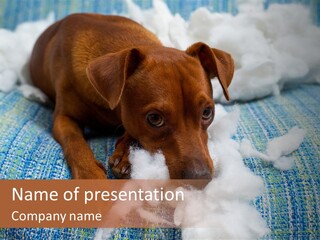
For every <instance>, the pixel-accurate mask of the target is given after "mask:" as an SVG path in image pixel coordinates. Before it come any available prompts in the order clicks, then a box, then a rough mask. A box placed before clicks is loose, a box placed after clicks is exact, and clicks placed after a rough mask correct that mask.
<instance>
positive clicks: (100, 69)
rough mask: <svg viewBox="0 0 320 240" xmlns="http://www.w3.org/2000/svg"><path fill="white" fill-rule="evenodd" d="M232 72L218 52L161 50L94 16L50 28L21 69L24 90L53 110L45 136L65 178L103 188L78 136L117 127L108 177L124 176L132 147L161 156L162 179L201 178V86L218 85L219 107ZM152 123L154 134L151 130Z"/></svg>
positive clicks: (128, 27)
mask: <svg viewBox="0 0 320 240" xmlns="http://www.w3.org/2000/svg"><path fill="white" fill-rule="evenodd" d="M233 71H234V65H233V60H232V58H231V56H230V55H229V54H227V53H225V52H223V51H221V50H217V49H212V48H209V47H208V46H207V45H206V44H204V43H196V44H193V45H192V46H190V48H188V49H187V50H186V51H180V50H177V49H172V48H167V47H164V46H162V44H161V43H160V41H159V40H158V39H157V38H156V36H155V35H153V34H152V33H151V32H149V31H148V30H146V29H145V28H143V27H142V26H141V25H139V24H137V23H135V22H134V21H132V20H129V19H127V18H124V17H118V16H104V15H99V14H73V15H70V16H68V17H66V18H64V19H62V20H60V21H58V22H56V23H54V24H53V25H52V26H50V27H49V28H48V29H47V30H46V31H45V32H44V33H43V34H42V35H41V36H40V37H39V39H38V40H37V42H36V44H35V47H34V49H33V52H32V56H31V60H30V74H31V78H32V80H33V82H34V84H35V85H36V86H37V87H39V88H40V89H41V90H42V91H43V92H44V93H46V94H47V95H48V96H49V97H50V99H51V100H52V101H53V102H54V103H55V109H54V123H53V135H54V137H55V139H56V140H57V141H58V142H59V143H60V145H61V146H62V148H63V151H64V155H65V158H66V160H67V162H68V164H69V166H70V167H71V170H72V177H73V178H106V175H105V169H104V167H103V165H102V164H101V162H99V161H97V160H96V159H95V158H94V156H93V153H92V151H91V149H90V148H89V146H88V144H87V142H86V140H85V138H84V133H83V128H84V127H85V126H100V127H102V128H109V129H110V128H116V127H118V126H119V125H122V126H123V127H124V129H125V133H124V135H123V136H122V137H121V138H119V140H118V142H117V145H116V149H115V152H114V153H113V155H112V157H111V158H110V160H109V164H110V167H111V168H112V170H113V172H114V174H115V175H116V176H117V177H119V178H128V177H129V176H130V163H129V161H128V154H129V148H130V146H131V145H132V144H139V146H141V147H143V148H145V149H146V150H148V151H150V152H157V151H159V150H161V151H162V152H163V154H164V155H165V158H166V163H167V165H168V168H169V173H170V177H171V178H210V177H211V176H212V174H213V170H214V167H213V163H212V160H211V158H210V156H209V152H208V148H207V140H208V135H207V132H206V129H207V127H208V126H209V125H210V123H211V121H212V118H213V116H210V119H207V117H208V116H207V115H209V114H211V109H214V102H213V99H212V89H211V84H210V78H213V77H218V79H219V81H220V83H221V85H222V87H223V90H224V93H225V96H226V98H227V99H229V94H228V89H227V88H228V86H229V85H230V82H231V79H232V76H233ZM152 114H153V115H152ZM159 119H160V120H161V121H162V122H163V125H161V126H155V125H153V124H154V123H155V122H153V121H155V120H157V121H159ZM150 121H151V122H152V123H150ZM162 122H161V123H162Z"/></svg>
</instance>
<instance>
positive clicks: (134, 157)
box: [129, 148, 169, 179]
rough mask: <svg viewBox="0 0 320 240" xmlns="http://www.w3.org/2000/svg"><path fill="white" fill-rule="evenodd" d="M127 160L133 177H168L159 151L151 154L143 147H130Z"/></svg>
mask: <svg viewBox="0 0 320 240" xmlns="http://www.w3.org/2000/svg"><path fill="white" fill-rule="evenodd" d="M141 159H143V161H141ZM129 161H130V163H131V164H132V166H131V178H133V179H169V170H168V168H167V165H166V161H165V158H164V156H163V154H161V152H158V153H155V154H153V155H152V154H150V153H149V152H148V151H146V150H144V149H134V148H131V149H130V157H129Z"/></svg>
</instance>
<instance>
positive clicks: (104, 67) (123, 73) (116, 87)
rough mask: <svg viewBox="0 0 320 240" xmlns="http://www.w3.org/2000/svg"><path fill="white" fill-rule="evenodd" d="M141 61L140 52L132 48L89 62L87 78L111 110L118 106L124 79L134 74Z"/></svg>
mask: <svg viewBox="0 0 320 240" xmlns="http://www.w3.org/2000/svg"><path fill="white" fill-rule="evenodd" d="M142 59H143V55H142V54H141V52H140V51H139V50H138V49H136V48H132V49H125V50H123V51H120V52H117V53H110V54H106V55H103V56H101V57H99V58H96V59H94V60H93V61H91V62H89V64H88V66H87V68H86V72H87V77H88V79H89V81H90V82H91V84H92V85H93V87H94V88H95V89H96V91H97V92H98V93H99V94H100V95H101V96H102V98H103V99H104V100H105V101H106V102H107V103H108V104H109V107H110V109H111V110H113V109H114V108H116V106H117V105H118V104H119V102H120V99H121V96H122V92H123V89H124V86H125V83H126V79H128V78H129V77H130V75H132V74H133V73H134V71H135V70H136V69H137V67H138V65H139V64H140V62H141V61H142Z"/></svg>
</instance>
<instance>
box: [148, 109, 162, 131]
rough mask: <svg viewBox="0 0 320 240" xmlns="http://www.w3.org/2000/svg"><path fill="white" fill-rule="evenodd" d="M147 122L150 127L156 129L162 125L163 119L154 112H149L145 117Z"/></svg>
mask: <svg viewBox="0 0 320 240" xmlns="http://www.w3.org/2000/svg"><path fill="white" fill-rule="evenodd" d="M147 122H148V124H149V125H150V126H152V127H157V128H159V127H162V126H163V125H164V119H163V117H162V116H161V115H160V114H158V113H154V112H151V113H149V114H148V115H147Z"/></svg>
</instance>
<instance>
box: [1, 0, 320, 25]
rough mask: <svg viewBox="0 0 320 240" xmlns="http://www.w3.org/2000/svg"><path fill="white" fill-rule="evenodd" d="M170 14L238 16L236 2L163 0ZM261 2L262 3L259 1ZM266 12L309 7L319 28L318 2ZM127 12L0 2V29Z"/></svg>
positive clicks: (146, 1)
mask: <svg viewBox="0 0 320 240" xmlns="http://www.w3.org/2000/svg"><path fill="white" fill-rule="evenodd" d="M164 1H165V2H166V3H167V5H168V7H169V9H170V10H171V11H172V13H179V14H180V15H181V16H182V17H184V18H185V19H188V18H189V16H190V13H191V12H192V11H194V10H195V9H197V8H199V7H207V8H208V9H209V10H210V11H212V12H230V13H232V14H236V13H237V0H223V1H222V0H187V1H185V0H164ZM261 1H262V0H261ZM134 2H135V3H137V4H138V5H139V6H140V7H142V8H144V9H147V8H150V7H152V0H134ZM263 2H264V5H265V8H268V6H269V5H270V4H272V3H302V4H304V5H306V6H308V7H310V9H311V12H312V15H313V19H314V22H315V23H316V24H318V25H320V1H319V0H264V1H263ZM126 11H127V5H126V3H125V1H124V0H123V1H122V0H108V1H101V0H91V1H88V0H7V1H6V0H0V27H4V28H7V29H11V30H13V29H14V28H15V27H16V26H17V24H19V23H21V22H25V21H34V20H38V19H43V18H46V17H47V15H48V14H49V13H50V12H54V14H55V16H56V18H57V19H60V18H62V17H64V16H66V15H68V14H70V13H74V12H99V13H105V14H112V13H113V14H116V13H123V12H126Z"/></svg>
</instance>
